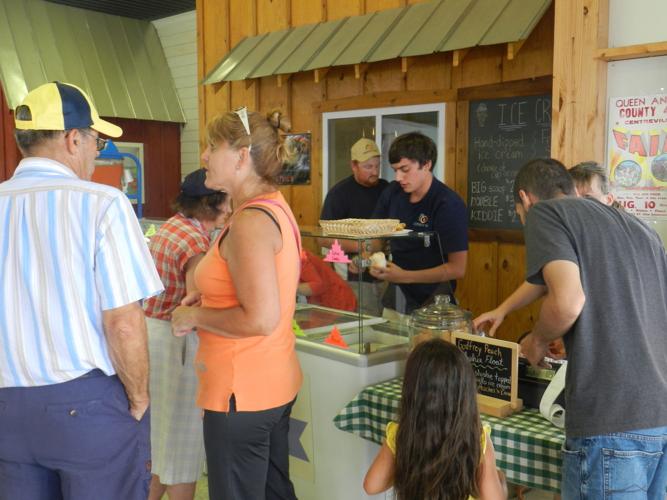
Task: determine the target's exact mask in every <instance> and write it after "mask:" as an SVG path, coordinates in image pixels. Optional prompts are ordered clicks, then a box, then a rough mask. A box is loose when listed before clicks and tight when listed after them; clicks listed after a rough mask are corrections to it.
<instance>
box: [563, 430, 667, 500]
mask: <svg viewBox="0 0 667 500" xmlns="http://www.w3.org/2000/svg"><path fill="white" fill-rule="evenodd" d="M666 452H667V427H657V428H655V429H642V430H638V431H629V432H616V433H612V434H605V435H602V436H592V437H585V438H569V439H567V440H566V441H565V446H564V447H563V482H562V484H561V494H562V497H563V500H577V499H582V500H583V499H619V500H621V499H622V500H639V499H650V500H653V499H656V500H657V499H659V500H664V498H665V489H666V488H667V453H666Z"/></svg>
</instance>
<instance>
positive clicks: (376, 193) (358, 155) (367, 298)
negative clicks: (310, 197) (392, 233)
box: [320, 137, 389, 315]
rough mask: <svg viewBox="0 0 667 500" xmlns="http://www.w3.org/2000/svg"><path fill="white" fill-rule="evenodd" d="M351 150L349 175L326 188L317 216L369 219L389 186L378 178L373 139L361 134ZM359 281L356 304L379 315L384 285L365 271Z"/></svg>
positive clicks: (352, 276)
mask: <svg viewBox="0 0 667 500" xmlns="http://www.w3.org/2000/svg"><path fill="white" fill-rule="evenodd" d="M350 153H351V154H350V157H351V161H350V167H351V168H352V175H350V176H349V177H346V178H345V179H343V180H342V181H340V182H338V183H337V184H336V185H335V186H334V187H332V188H331V189H330V190H329V192H328V193H327V196H326V198H325V199H324V205H322V213H321V215H320V219H323V220H336V219H347V218H354V219H370V218H371V215H373V210H374V209H375V205H376V203H377V201H378V199H379V198H380V195H381V194H382V191H384V189H385V188H386V187H387V186H388V185H389V183H388V182H387V181H386V180H384V179H380V149H379V148H378V146H377V144H376V143H375V141H373V140H372V139H367V138H365V137H363V138H361V139H359V140H358V141H357V142H355V143H354V145H353V146H352V148H351V150H350ZM355 245H356V244H355ZM345 249H346V250H349V251H352V250H353V249H352V248H345ZM362 280H363V281H362V283H363V284H362V286H363V287H364V291H363V292H362V294H361V295H362V300H361V301H359V306H360V307H361V309H362V311H363V312H364V313H366V314H372V315H379V314H381V313H382V304H381V301H380V299H381V297H382V293H383V290H384V286H383V284H382V283H380V282H378V281H377V280H375V279H374V278H373V277H372V276H370V274H368V273H367V272H366V273H364V275H363V276H362ZM348 281H350V282H352V283H357V282H358V275H357V274H353V273H351V272H350V273H348ZM357 288H358V287H357V286H356V285H355V286H352V289H353V290H355V291H357ZM357 298H358V297H357Z"/></svg>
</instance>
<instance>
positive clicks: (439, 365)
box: [364, 339, 507, 500]
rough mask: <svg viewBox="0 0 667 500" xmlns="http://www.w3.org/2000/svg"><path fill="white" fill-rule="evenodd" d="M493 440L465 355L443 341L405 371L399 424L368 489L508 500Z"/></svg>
mask: <svg viewBox="0 0 667 500" xmlns="http://www.w3.org/2000/svg"><path fill="white" fill-rule="evenodd" d="M489 432H490V429H489V428H488V426H484V427H482V425H481V422H480V418H479V411H478V409H477V384H476V380H475V374H474V372H473V370H472V367H471V366H470V363H469V362H468V360H467V358H466V357H465V355H464V354H463V353H462V352H461V351H460V350H459V349H458V348H457V347H456V346H454V345H452V344H450V343H448V342H444V341H442V340H439V339H436V340H431V341H428V342H424V343H422V344H419V345H418V346H417V347H416V348H415V349H414V351H412V353H411V354H410V357H409V358H408V361H407V365H406V368H405V377H404V379H403V390H402V399H401V408H400V412H399V419H398V423H395V422H390V423H389V424H388V425H387V435H386V440H385V441H384V443H383V444H382V447H381V448H380V451H379V452H378V455H377V456H376V457H375V460H374V462H373V464H372V465H371V467H370V469H369V470H368V473H367V474H366V478H365V480H364V489H365V490H366V492H367V493H368V494H377V493H380V492H382V491H385V490H387V489H389V488H390V487H391V486H392V485H393V487H394V490H395V493H396V497H397V499H398V500H426V499H428V500H466V499H468V498H470V497H472V498H481V499H484V500H489V499H493V500H495V499H504V498H506V497H507V494H506V491H505V488H504V483H503V480H502V479H501V476H500V474H499V472H498V470H497V469H496V464H495V454H494V451H493V443H492V442H491V438H490V435H489Z"/></svg>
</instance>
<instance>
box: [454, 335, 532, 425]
mask: <svg viewBox="0 0 667 500" xmlns="http://www.w3.org/2000/svg"><path fill="white" fill-rule="evenodd" d="M451 341H452V343H453V344H454V345H455V346H456V347H458V348H459V349H461V351H463V354H465V355H466V357H467V358H468V360H469V361H470V364H471V365H472V368H473V370H474V371H475V376H476V377H477V404H478V405H479V409H480V411H482V412H484V413H489V414H490V415H496V416H500V417H503V416H507V415H509V414H511V413H512V412H514V411H519V410H520V409H521V408H522V402H521V400H520V399H518V398H517V391H518V386H519V380H518V376H519V345H518V344H516V343H514V342H508V341H506V340H499V339H494V338H492V337H479V336H477V335H468V334H465V333H453V334H452V340H451Z"/></svg>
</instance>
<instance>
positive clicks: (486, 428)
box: [385, 422, 491, 500]
mask: <svg viewBox="0 0 667 500" xmlns="http://www.w3.org/2000/svg"><path fill="white" fill-rule="evenodd" d="M482 430H483V432H482V434H481V435H480V436H479V442H480V444H481V445H482V446H481V447H482V456H481V457H480V461H481V460H482V458H483V457H484V453H486V439H487V437H486V436H487V435H488V436H489V439H491V426H490V425H488V424H482ZM397 432H398V424H397V423H396V422H389V423H388V424H387V428H386V430H385V436H386V441H387V446H389V449H390V450H391V452H392V453H393V454H394V456H395V455H396V433H397ZM468 500H475V497H468Z"/></svg>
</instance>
